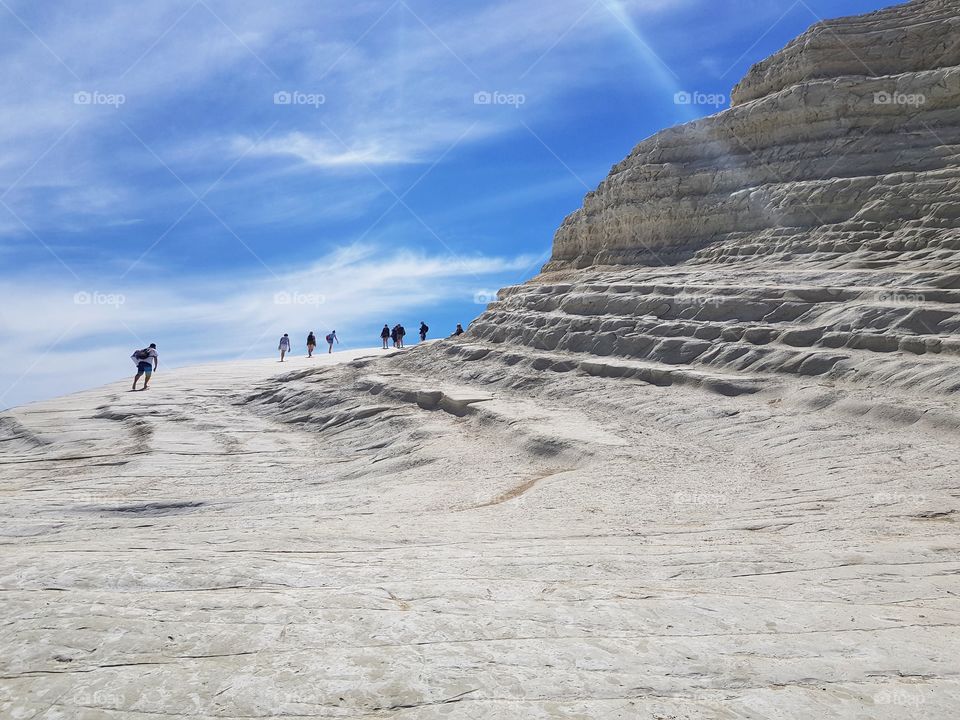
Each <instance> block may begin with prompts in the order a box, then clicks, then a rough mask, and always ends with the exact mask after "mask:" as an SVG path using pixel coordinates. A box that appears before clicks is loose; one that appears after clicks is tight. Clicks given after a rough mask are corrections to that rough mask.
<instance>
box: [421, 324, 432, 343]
mask: <svg viewBox="0 0 960 720" xmlns="http://www.w3.org/2000/svg"><path fill="white" fill-rule="evenodd" d="M428 332H430V328H429V326H428V325H427V324H426V323H425V322H424V321H423V320H421V321H420V342H423V341H424V340H426V339H427V333H428Z"/></svg>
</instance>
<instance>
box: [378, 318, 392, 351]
mask: <svg viewBox="0 0 960 720" xmlns="http://www.w3.org/2000/svg"><path fill="white" fill-rule="evenodd" d="M380 339H381V340H383V349H384V350H386V349H387V340H389V339H390V326H389V325H387V324H386V323H384V324H383V330H381V331H380Z"/></svg>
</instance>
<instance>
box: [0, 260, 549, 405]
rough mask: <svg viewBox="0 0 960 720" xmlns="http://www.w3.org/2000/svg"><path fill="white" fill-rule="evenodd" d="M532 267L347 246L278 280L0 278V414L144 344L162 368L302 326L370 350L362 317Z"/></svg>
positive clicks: (124, 364)
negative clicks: (155, 350) (82, 283)
mask: <svg viewBox="0 0 960 720" xmlns="http://www.w3.org/2000/svg"><path fill="white" fill-rule="evenodd" d="M534 261H535V258H532V257H530V256H520V257H513V258H504V257H491V256H485V255H475V256H469V257H459V258H457V257H449V256H443V255H426V254H423V253H420V252H415V251H410V250H403V249H399V250H386V249H384V248H382V247H378V246H374V245H354V246H348V247H344V248H338V249H336V250H334V251H332V252H330V253H328V254H327V255H326V256H324V257H323V258H321V259H320V260H318V261H317V262H315V263H313V264H311V265H310V266H308V267H304V268H300V269H289V268H287V269H283V270H280V269H277V270H276V273H275V275H271V274H269V273H261V274H259V275H256V276H254V275H244V276H220V277H217V278H215V279H202V278H184V279H178V280H176V281H175V282H172V281H171V282H169V283H161V284H149V285H145V284H138V283H134V282H128V283H125V284H116V283H114V284H102V285H95V286H90V287H79V286H78V287H73V286H71V287H65V286H64V283H63V282H60V281H58V282H47V283H37V282H35V281H31V282H16V281H0V294H2V296H3V297H4V298H5V301H6V302H5V303H4V305H3V306H2V308H0V324H2V325H3V327H4V329H5V332H4V335H3V337H2V338H0V358H3V362H2V363H0V407H6V406H10V405H15V404H17V403H18V402H21V401H23V400H26V399H34V398H38V397H50V396H55V395H58V394H62V393H65V392H71V391H74V390H77V389H80V388H84V387H91V386H96V385H98V384H101V383H104V382H107V381H110V380H115V379H117V378H119V377H123V375H124V374H125V373H126V372H127V371H128V370H129V366H128V364H129V359H128V357H129V355H130V353H131V352H132V350H133V349H134V348H135V347H139V346H143V345H145V344H147V343H149V342H153V341H155V342H157V343H158V344H159V345H160V350H161V353H162V354H163V356H164V360H165V362H164V364H165V365H166V366H170V365H171V364H172V365H184V364H193V363H196V362H198V361H201V360H205V359H209V358H211V357H238V356H239V355H242V354H248V355H250V356H263V355H267V354H269V353H270V352H271V351H272V347H273V344H274V341H275V340H276V338H275V337H274V335H276V336H277V337H279V336H280V334H282V333H283V332H290V333H291V334H294V333H297V334H306V332H307V331H308V330H311V329H313V330H317V331H318V332H320V331H325V330H327V329H332V328H334V327H335V328H336V329H337V330H338V333H339V334H340V335H341V337H342V339H343V340H344V342H347V343H352V344H357V345H360V346H363V345H366V344H370V345H371V346H372V345H374V344H375V342H376V338H365V337H360V338H358V337H357V336H356V333H357V332H359V330H358V328H361V327H365V326H366V325H368V324H369V323H370V322H371V318H374V320H373V322H375V323H376V322H380V318H383V317H390V318H402V317H403V316H404V315H405V314H410V313H412V312H413V311H418V310H419V309H421V308H425V307H429V306H432V305H437V304H438V303H443V302H449V301H457V300H459V301H467V300H468V299H469V298H470V297H471V296H472V295H473V293H475V292H476V291H477V290H478V289H480V288H485V287H491V286H497V287H499V284H503V283H509V282H516V281H517V280H518V279H519V276H518V273H522V272H525V271H529V268H530V265H531V263H532V262H534ZM418 319H419V318H418ZM411 322H412V320H411ZM105 338H108V340H105ZM118 338H120V339H121V341H120V342H119V343H118ZM167 339H169V340H167ZM52 346H53V347H52Z"/></svg>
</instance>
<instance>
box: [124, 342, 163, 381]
mask: <svg viewBox="0 0 960 720" xmlns="http://www.w3.org/2000/svg"><path fill="white" fill-rule="evenodd" d="M130 359H131V360H133V364H134V365H136V366H137V374H136V375H135V376H134V378H133V389H134V390H136V389H137V380H139V379H140V378H141V377H143V387H142V388H140V389H141V390H146V389H147V386H148V385H149V384H150V377H151V376H152V375H153V371H154V370H156V369H157V366H158V365H159V364H160V359H159V358H158V357H157V345H156V343H150V347H146V348H144V349H143V350H137V351H136V352H134V353H133V355H131V356H130Z"/></svg>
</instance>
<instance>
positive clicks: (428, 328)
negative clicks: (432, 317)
mask: <svg viewBox="0 0 960 720" xmlns="http://www.w3.org/2000/svg"><path fill="white" fill-rule="evenodd" d="M420 332H422V333H423V334H424V335H426V334H427V333H428V332H430V326H429V325H427V324H426V323H424V324H423V327H422V328H420Z"/></svg>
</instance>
